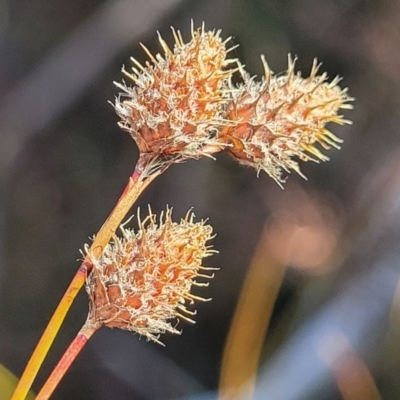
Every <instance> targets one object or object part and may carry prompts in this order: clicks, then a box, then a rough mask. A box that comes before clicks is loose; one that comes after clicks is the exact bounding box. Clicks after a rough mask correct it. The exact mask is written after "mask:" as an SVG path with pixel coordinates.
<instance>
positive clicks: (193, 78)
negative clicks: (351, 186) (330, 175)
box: [115, 26, 352, 184]
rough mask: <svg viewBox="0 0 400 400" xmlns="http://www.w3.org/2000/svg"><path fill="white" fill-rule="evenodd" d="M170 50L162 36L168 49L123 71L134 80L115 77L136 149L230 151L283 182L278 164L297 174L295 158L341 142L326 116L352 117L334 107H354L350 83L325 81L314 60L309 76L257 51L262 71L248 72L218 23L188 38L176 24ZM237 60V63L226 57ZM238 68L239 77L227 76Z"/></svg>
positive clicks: (174, 156) (185, 153) (175, 157)
mask: <svg viewBox="0 0 400 400" xmlns="http://www.w3.org/2000/svg"><path fill="white" fill-rule="evenodd" d="M173 34H174V37H175V46H174V49H173V50H170V48H169V47H168V46H167V44H166V43H165V41H164V40H163V39H162V38H161V37H159V40H160V43H161V45H162V47H163V50H164V51H165V56H161V55H160V54H157V55H156V56H155V57H153V56H152V55H151V54H150V52H149V51H148V50H147V49H146V48H145V50H146V52H147V53H148V55H149V57H150V59H151V62H152V63H150V62H147V63H146V66H145V67H144V66H142V65H141V64H140V63H138V62H137V61H136V60H134V59H133V60H132V61H133V62H134V64H135V66H136V67H134V68H132V69H133V73H132V74H130V73H128V72H127V71H125V70H123V71H124V73H125V74H126V75H127V76H128V77H129V78H131V79H132V81H133V82H134V83H135V84H136V85H135V86H133V87H130V86H127V85H126V84H125V83H124V84H123V85H121V84H117V86H118V87H120V88H121V89H123V93H122V94H120V96H119V97H118V98H117V100H116V103H115V109H116V111H117V113H118V115H119V116H120V117H121V121H120V126H121V127H122V128H123V129H125V130H127V131H128V132H129V133H130V134H131V135H132V137H133V138H134V139H135V141H136V143H137V145H138V147H139V150H140V151H141V153H152V154H155V155H157V156H158V157H159V158H160V160H161V159H163V160H164V162H165V160H169V161H170V162H176V161H182V160H185V159H187V158H200V157H201V156H204V155H212V154H215V153H217V152H220V151H227V152H229V153H230V154H231V155H232V156H233V157H234V158H235V159H236V160H237V161H238V162H239V163H241V164H244V165H249V166H251V167H254V168H255V169H256V170H257V171H260V170H263V171H265V172H266V173H267V174H268V175H270V176H271V177H272V178H273V179H275V181H277V182H278V183H279V184H281V183H282V182H283V181H284V179H283V178H282V172H283V171H287V172H290V171H291V170H294V171H296V172H298V173H299V174H301V172H300V169H299V166H298V162H297V159H301V160H302V161H310V160H312V161H315V162H318V161H319V160H321V161H325V160H328V158H327V157H326V156H325V155H323V154H322V153H321V151H320V150H319V149H318V148H317V147H316V146H315V144H316V143H318V144H319V145H320V148H322V149H329V148H331V147H336V148H338V144H339V143H340V142H341V140H340V139H338V138H337V137H336V136H335V135H333V134H332V133H331V132H329V131H328V130H327V129H326V128H325V125H326V124H327V123H328V122H334V123H338V124H343V123H348V122H349V121H347V120H345V119H343V118H342V116H340V115H338V112H339V110H340V109H341V108H351V105H350V104H348V103H349V101H351V100H352V99H351V98H350V97H349V96H348V95H347V90H346V89H344V90H342V89H341V88H340V87H339V86H338V82H339V79H337V78H336V79H334V80H333V81H332V82H330V83H329V82H327V75H326V74H325V73H324V74H322V75H319V76H318V75H317V73H318V65H317V63H316V62H314V64H313V66H312V69H311V73H310V76H309V77H308V78H302V77H301V75H300V74H299V73H296V72H295V62H294V60H292V59H291V57H290V56H289V65H288V70H287V72H286V73H284V74H281V75H274V74H273V73H272V71H271V70H270V69H269V67H268V65H267V63H266V61H265V59H264V58H263V57H262V61H263V64H264V70H265V74H264V77H263V78H262V79H261V81H256V80H255V78H254V77H253V78H251V77H250V76H249V74H248V73H247V72H246V71H245V70H244V68H243V66H241V65H240V63H239V62H238V61H237V60H233V59H227V54H228V52H229V50H227V49H226V46H225V44H226V43H227V41H228V40H229V39H228V40H225V41H222V39H221V38H220V31H217V32H215V31H209V32H206V31H205V30H204V26H203V27H202V28H201V29H198V30H193V29H192V38H191V40H190V41H189V43H187V44H185V43H184V41H183V39H182V37H181V35H180V33H179V31H178V32H176V31H175V30H174V29H173ZM233 62H235V63H237V65H238V68H236V69H229V68H227V66H228V65H230V64H232V63H233ZM236 70H239V71H240V72H241V76H242V79H243V83H240V84H238V85H233V84H232V75H233V73H234V72H235V71H236Z"/></svg>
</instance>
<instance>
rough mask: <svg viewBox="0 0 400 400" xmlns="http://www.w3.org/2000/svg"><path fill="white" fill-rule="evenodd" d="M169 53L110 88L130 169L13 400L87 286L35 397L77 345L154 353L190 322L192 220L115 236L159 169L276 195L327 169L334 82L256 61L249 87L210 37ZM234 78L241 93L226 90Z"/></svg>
mask: <svg viewBox="0 0 400 400" xmlns="http://www.w3.org/2000/svg"><path fill="white" fill-rule="evenodd" d="M172 34H173V37H174V41H175V43H174V46H173V48H170V47H169V46H168V45H167V43H166V42H165V41H164V39H162V38H161V36H160V35H159V41H160V44H161V48H162V52H163V54H162V55H161V54H157V55H155V56H153V55H152V54H151V53H150V52H149V51H148V50H147V48H146V47H145V46H143V45H142V47H143V49H144V51H145V52H146V53H147V55H148V57H149V61H147V62H146V63H145V65H142V64H140V63H139V62H138V61H137V60H135V59H133V58H132V67H131V69H130V70H125V69H123V73H124V74H125V76H126V78H127V82H122V83H116V86H117V87H118V88H119V89H120V91H121V92H120V94H119V95H118V96H117V97H116V100H115V103H114V107H115V111H116V113H117V114H118V116H119V117H120V122H119V126H120V127H121V128H122V129H123V130H125V131H127V132H128V133H129V134H130V135H131V136H132V138H133V139H134V140H135V142H136V144H137V146H138V148H139V152H140V155H139V159H138V161H137V163H136V166H135V168H134V171H133V173H132V175H131V177H130V178H129V180H128V183H127V186H126V188H125V191H124V192H123V193H122V195H121V197H120V199H119V200H118V202H117V204H116V206H115V208H114V209H113V210H112V211H111V213H110V215H109V217H108V218H107V219H106V221H105V223H104V224H103V226H102V227H101V228H100V230H99V231H98V232H97V234H96V235H95V236H94V239H93V242H92V243H91V245H87V246H85V248H84V251H83V256H84V258H83V261H82V264H81V266H80V267H79V270H78V271H77V273H76V275H75V276H74V277H73V279H72V282H71V284H70V286H69V287H68V289H67V291H66V293H65V294H64V296H63V298H62V299H61V301H60V303H59V305H58V307H57V309H56V311H55V313H54V315H53V317H52V318H51V320H50V322H49V324H48V326H47V328H46V330H45V332H44V333H43V336H42V338H41V339H40V341H39V343H38V345H37V347H36V349H35V351H34V353H33V355H32V357H31V359H30V361H29V362H28V365H27V367H26V370H25V372H24V374H23V375H22V377H21V380H20V382H19V384H18V386H17V388H16V390H15V393H14V395H13V397H12V400H22V399H24V398H25V397H26V394H27V392H28V390H29V388H30V386H31V384H32V382H33V380H34V378H35V376H36V374H37V372H38V370H39V368H40V366H41V365H42V363H43V360H44V358H45V356H46V354H47V352H48V350H49V348H50V346H51V344H52V342H53V340H54V338H55V336H56V335H57V332H58V330H59V328H60V326H61V324H62V322H63V320H64V317H65V315H66V314H67V312H68V310H69V307H70V306H71V304H72V302H73V301H74V298H75V296H76V295H77V293H78V292H79V290H80V289H81V288H82V286H84V285H86V291H87V293H88V295H89V314H88V318H87V321H86V323H85V324H84V326H83V327H82V329H81V330H80V332H79V333H78V335H77V336H76V338H75V339H74V341H73V342H72V344H71V345H70V347H69V348H68V349H67V351H66V352H65V354H64V356H63V357H62V359H61V360H60V362H59V364H58V365H57V366H56V367H55V369H54V371H53V373H52V374H51V375H50V377H49V379H48V380H47V382H46V383H45V385H44V386H43V388H42V389H41V391H40V393H39V394H38V397H37V398H38V399H39V400H43V399H47V398H49V397H50V395H51V394H52V392H53V391H54V389H55V388H56V386H57V384H58V382H59V381H60V379H61V378H62V376H63V375H64V374H65V372H66V371H67V370H68V368H69V367H70V365H71V363H72V361H73V360H74V359H75V357H76V356H77V355H78V353H79V351H80V350H81V349H82V347H83V346H84V345H85V344H86V343H87V341H88V339H89V338H90V337H91V336H92V335H93V333H95V332H96V331H97V330H98V329H99V328H101V327H102V326H106V327H111V328H121V329H127V330H131V331H134V332H136V333H138V334H139V335H142V336H145V337H146V338H147V339H149V340H153V341H156V342H158V343H160V339H159V335H160V334H162V333H164V332H170V333H180V331H178V330H177V329H176V324H175V323H174V324H171V320H173V319H176V318H177V319H178V320H179V319H183V320H186V321H189V322H194V321H193V316H194V314H195V312H194V311H193V310H190V309H188V308H187V306H188V305H191V304H192V303H193V302H194V301H195V300H204V299H203V298H201V297H199V296H197V295H195V294H193V293H192V287H193V286H206V285H207V283H202V282H198V281H197V278H199V277H200V278H204V277H205V278H211V277H212V275H207V274H204V272H202V271H203V270H208V269H212V268H206V267H204V266H203V265H202V260H203V258H205V257H208V256H210V255H211V254H212V253H213V252H214V250H212V249H211V247H210V246H209V245H208V244H207V243H208V241H209V240H210V239H212V228H211V227H210V226H209V225H207V224H206V222H205V221H200V222H194V217H193V214H192V212H189V213H188V214H187V216H186V218H184V219H182V220H181V221H180V222H173V220H172V211H171V209H168V208H167V210H166V211H165V213H164V214H163V215H161V216H160V217H159V218H157V217H156V216H155V215H153V213H152V212H151V210H150V209H149V214H148V216H147V217H145V218H144V219H143V220H141V219H140V218H139V217H138V223H139V228H138V230H137V231H134V230H131V229H128V228H126V227H124V226H121V228H120V233H121V236H117V234H116V231H117V229H118V227H119V226H120V225H121V222H122V221H123V219H124V218H125V217H126V215H127V213H128V212H129V210H130V209H131V207H132V205H133V204H134V203H135V201H136V200H137V198H138V197H139V196H140V194H141V193H142V192H143V191H144V190H145V189H146V188H147V186H148V185H149V184H150V183H151V182H152V181H153V180H154V179H155V178H156V177H158V176H159V175H161V174H162V172H164V171H165V170H166V169H167V168H169V167H170V166H171V165H173V164H176V163H182V162H184V161H186V160H188V159H191V158H194V159H200V158H201V157H203V156H207V157H213V158H214V156H215V155H216V154H217V153H219V152H227V153H229V154H230V155H231V156H232V157H233V158H234V159H235V160H237V161H238V162H239V163H240V164H243V165H246V166H250V167H252V168H254V169H255V170H256V171H257V173H259V172H260V171H264V172H266V173H267V174H268V175H269V176H270V177H271V178H273V179H274V180H275V181H276V182H277V183H278V184H279V185H280V186H282V185H283V183H284V181H285V179H286V175H287V174H288V173H290V172H291V171H295V172H297V173H298V174H300V175H301V176H303V175H302V173H301V171H300V168H299V161H313V162H316V163H318V162H319V161H326V160H328V158H327V157H326V156H325V155H324V154H323V153H322V152H321V150H328V149H330V148H331V147H335V148H339V143H341V140H340V139H339V138H337V137H336V136H335V135H334V134H333V133H331V132H330V131H328V130H327V129H326V125H327V124H328V123H329V122H333V123H336V124H339V125H342V124H345V123H349V121H347V120H345V119H343V117H342V116H341V115H339V114H338V113H339V111H340V109H345V108H351V105H350V104H349V102H350V101H351V100H352V99H351V98H350V97H349V96H348V94H347V90H346V89H341V88H340V87H339V86H338V83H339V79H338V78H335V79H333V80H332V81H330V82H329V81H328V78H327V75H326V74H325V73H322V74H319V65H318V64H317V62H316V61H314V63H313V65H312V67H311V72H310V75H309V76H308V77H307V78H303V77H302V76H301V74H300V73H299V72H296V71H295V59H293V58H292V57H291V56H290V55H289V58H288V68H287V71H286V72H284V73H282V74H279V75H275V74H274V73H273V72H272V71H271V69H270V68H269V66H268V64H267V62H266V60H265V58H264V57H263V56H262V57H261V61H262V63H263V67H264V76H263V77H262V78H261V79H260V80H257V79H256V77H251V76H250V75H249V74H248V73H247V72H246V71H245V69H244V67H243V65H242V64H241V63H240V62H239V61H238V60H237V59H234V58H229V57H228V54H229V53H230V51H231V50H232V48H231V49H227V47H226V45H227V43H228V42H230V41H231V38H228V39H225V40H223V39H222V38H221V32H220V31H206V30H205V27H204V25H203V26H202V27H201V28H199V29H194V27H193V24H192V31H191V38H190V40H189V42H187V43H185V41H184V40H183V38H182V36H181V34H180V32H179V31H176V30H175V29H172ZM235 73H237V74H239V75H240V77H241V83H239V84H233V81H232V76H233V75H234V74H235Z"/></svg>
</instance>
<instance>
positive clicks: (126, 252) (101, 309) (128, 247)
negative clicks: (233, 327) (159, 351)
mask: <svg viewBox="0 0 400 400" xmlns="http://www.w3.org/2000/svg"><path fill="white" fill-rule="evenodd" d="M171 213H172V211H171V209H167V211H166V212H165V214H164V217H163V215H161V217H160V222H159V223H158V224H157V221H156V217H155V215H153V214H151V212H150V214H149V216H148V217H147V218H145V219H144V220H143V221H141V220H140V218H138V221H139V230H138V231H137V232H134V231H133V230H130V229H126V228H123V227H121V231H122V234H123V237H122V238H117V237H114V240H113V242H111V243H110V244H109V245H108V246H107V247H106V248H105V250H104V252H103V254H102V256H101V257H100V258H98V259H95V258H93V257H92V256H91V254H90V252H89V253H88V256H89V257H91V261H92V262H93V266H94V267H93V271H92V272H91V274H90V276H89V277H88V279H87V285H86V290H87V292H88V294H89V298H90V311H89V316H88V323H89V324H92V325H96V326H99V325H100V326H101V325H105V326H108V327H110V328H114V327H117V328H121V329H126V330H131V331H134V332H137V333H139V334H140V335H143V336H146V337H147V338H148V339H152V340H154V341H156V342H158V335H159V334H160V333H163V332H166V331H168V332H171V333H180V332H179V331H178V330H177V329H176V328H175V327H174V326H173V325H171V322H170V320H171V319H173V318H182V319H185V320H188V321H190V322H194V321H192V320H191V319H190V318H188V317H187V315H189V316H190V315H194V314H195V313H194V312H191V311H189V310H187V309H186V306H185V304H187V303H189V304H192V303H193V302H194V300H203V301H204V300H205V299H202V298H201V297H198V296H195V295H193V294H191V292H190V291H191V288H192V286H207V285H208V283H200V282H197V281H196V279H197V278H212V276H208V275H203V274H202V273H200V271H201V270H212V269H215V268H205V267H203V266H202V265H201V262H202V259H203V258H204V257H208V256H210V255H211V254H212V253H214V252H215V251H214V250H212V249H211V248H210V246H207V245H206V242H207V241H208V240H210V239H211V238H212V228H211V226H209V225H206V224H205V221H201V222H196V223H195V222H193V217H194V215H193V213H192V212H190V211H189V212H188V213H187V215H186V217H185V218H184V219H182V220H181V221H180V223H176V222H172V219H171ZM86 250H87V249H86ZM87 251H88V250H87Z"/></svg>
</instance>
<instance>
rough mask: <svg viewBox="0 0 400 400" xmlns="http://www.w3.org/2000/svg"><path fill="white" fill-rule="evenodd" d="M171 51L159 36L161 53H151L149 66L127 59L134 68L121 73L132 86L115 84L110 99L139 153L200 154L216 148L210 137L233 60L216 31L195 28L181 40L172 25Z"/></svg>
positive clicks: (219, 114)
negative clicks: (115, 90) (117, 93)
mask: <svg viewBox="0 0 400 400" xmlns="http://www.w3.org/2000/svg"><path fill="white" fill-rule="evenodd" d="M172 32H173V35H174V38H175V46H174V49H173V51H171V50H170V48H169V47H168V45H167V44H166V43H165V41H164V40H163V39H162V38H161V36H160V35H159V41H160V43H161V46H162V48H163V50H164V51H165V56H164V57H163V56H161V55H160V54H157V55H156V56H155V57H153V56H152V55H151V53H150V52H149V50H148V49H147V48H146V47H145V46H143V45H142V47H143V48H144V50H145V51H146V53H147V54H148V56H149V58H150V59H151V61H152V63H153V65H151V64H150V63H149V62H146V66H145V67H144V66H142V65H141V64H140V63H139V62H138V61H137V60H135V59H133V58H132V62H133V63H134V64H135V67H133V68H132V70H133V73H132V74H130V73H128V72H127V71H126V70H125V69H123V72H124V74H125V75H126V76H128V77H129V78H130V79H131V80H132V81H133V82H134V83H135V84H136V86H134V87H130V86H127V85H126V84H125V83H124V84H119V83H116V85H117V86H118V87H119V88H120V89H122V90H123V93H122V94H120V96H119V97H118V98H117V100H116V102H115V109H116V112H117V114H118V115H119V116H120V118H121V121H120V122H119V125H120V127H121V128H123V129H124V130H126V131H128V132H129V133H130V134H131V136H132V137H133V138H134V139H135V141H136V143H137V145H138V147H139V150H140V151H141V152H142V153H155V154H159V155H161V156H175V157H177V158H178V159H185V158H199V157H201V156H202V155H207V154H212V153H214V152H217V151H220V149H221V143H220V142H218V141H217V140H215V139H214V137H215V135H216V134H217V131H218V126H219V125H220V124H221V120H222V113H223V109H224V103H225V102H226V100H227V99H226V95H225V91H226V89H227V88H228V86H229V83H228V82H229V79H230V76H231V75H232V73H233V71H232V70H224V68H225V67H226V66H227V65H228V64H230V63H232V62H234V60H229V59H226V56H227V52H229V50H227V49H226V47H225V44H226V42H227V41H228V40H229V39H227V40H225V41H222V40H221V38H220V33H221V31H210V32H205V30H204V25H203V26H202V28H201V29H198V30H194V29H193V23H192V39H191V41H190V42H189V43H187V44H185V43H184V41H183V39H182V36H181V34H180V32H179V31H175V30H174V29H173V28H172Z"/></svg>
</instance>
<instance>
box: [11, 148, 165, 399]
mask: <svg viewBox="0 0 400 400" xmlns="http://www.w3.org/2000/svg"><path fill="white" fill-rule="evenodd" d="M152 162H153V160H152V159H151V158H148V157H147V156H146V155H141V156H140V158H139V160H138V163H137V165H136V168H135V170H134V172H133V174H132V176H131V177H130V178H129V181H128V184H127V186H126V188H125V190H124V192H123V193H122V195H121V197H120V198H119V200H118V202H117V204H116V206H115V207H114V209H113V210H112V211H111V214H110V215H109V217H108V218H107V220H106V221H105V223H104V224H103V226H102V227H101V228H100V230H99V231H98V233H97V235H96V236H95V239H94V240H93V243H92V245H91V247H90V250H89V251H90V252H91V254H92V256H93V257H96V258H97V257H99V256H100V255H101V253H102V252H103V249H104V248H105V246H107V244H108V242H109V241H110V239H111V238H112V236H113V235H114V233H115V231H116V230H117V228H118V226H119V225H120V224H121V222H122V220H123V219H124V217H125V216H126V214H127V213H128V211H129V210H130V208H131V207H132V205H133V204H134V203H135V201H136V200H137V198H138V197H139V196H140V194H141V193H142V192H143V191H144V189H145V188H146V187H147V186H148V185H149V184H150V183H151V182H152V181H153V180H154V179H155V178H156V177H157V176H158V175H160V174H161V173H162V172H163V171H164V170H165V168H166V167H164V168H163V169H156V170H155V171H153V172H152V173H151V174H149V175H148V170H149V168H150V167H151V164H152ZM91 269H92V265H91V262H90V260H89V258H88V257H86V258H85V259H84V261H83V263H82V264H81V266H80V267H79V269H78V271H77V273H76V274H75V276H74V277H73V279H72V281H71V283H70V285H69V286H68V289H67V291H66V292H65V294H64V296H63V297H62V299H61V301H60V303H59V304H58V306H57V308H56V310H55V312H54V314H53V316H52V317H51V319H50V322H49V323H48V325H47V327H46V329H45V331H44V332H43V334H42V337H41V338H40V340H39V343H38V344H37V346H36V348H35V350H34V351H33V353H32V355H31V358H30V360H29V362H28V364H27V366H26V368H25V371H24V372H23V374H22V376H21V379H20V381H19V382H18V385H17V387H16V389H15V391H14V394H13V396H12V398H11V400H24V399H25V397H26V396H27V394H28V392H29V389H30V387H31V385H32V382H33V381H34V379H35V377H36V375H37V373H38V371H39V368H40V366H41V365H42V363H43V360H44V358H45V357H46V355H47V353H48V351H49V349H50V347H51V345H52V343H53V341H54V338H55V337H56V335H57V333H58V331H59V329H60V327H61V325H62V323H63V321H64V318H65V316H66V315H67V312H68V310H69V308H70V307H71V304H72V303H73V301H74V299H75V297H76V295H77V294H78V293H79V290H80V289H81V288H82V286H83V285H84V283H85V280H86V277H87V275H88V274H89V273H90V271H91Z"/></svg>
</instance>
